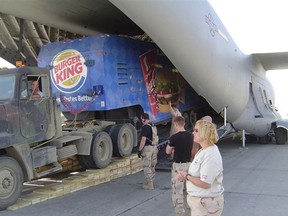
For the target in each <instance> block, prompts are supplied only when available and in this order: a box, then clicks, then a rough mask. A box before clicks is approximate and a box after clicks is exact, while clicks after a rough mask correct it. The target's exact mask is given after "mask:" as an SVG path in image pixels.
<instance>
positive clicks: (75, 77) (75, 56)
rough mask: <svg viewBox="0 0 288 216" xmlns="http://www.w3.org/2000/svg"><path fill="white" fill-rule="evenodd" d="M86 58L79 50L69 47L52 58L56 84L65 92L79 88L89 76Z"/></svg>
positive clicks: (52, 74)
mask: <svg viewBox="0 0 288 216" xmlns="http://www.w3.org/2000/svg"><path fill="white" fill-rule="evenodd" d="M84 63H85V59H84V57H83V56H82V55H81V53H79V52H78V51H77V50H73V49H69V50H64V51H62V52H60V53H58V54H57V55H56V56H55V57H54V58H53V60H52V62H51V65H52V67H53V68H52V69H51V71H50V74H51V79H52V82H53V84H54V86H55V87H56V88H57V89H58V90H59V91H61V92H63V93H73V92H76V91H77V90H79V89H80V88H81V87H82V86H83V85H84V83H85V80H86V78H87V67H86V65H85V64H84Z"/></svg>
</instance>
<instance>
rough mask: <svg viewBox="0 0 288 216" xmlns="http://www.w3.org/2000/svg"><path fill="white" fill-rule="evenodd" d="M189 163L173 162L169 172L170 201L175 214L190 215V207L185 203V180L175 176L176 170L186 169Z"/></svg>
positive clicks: (180, 215) (179, 215)
mask: <svg viewBox="0 0 288 216" xmlns="http://www.w3.org/2000/svg"><path fill="white" fill-rule="evenodd" d="M190 164H191V163H173V164H172V173H171V184H172V185H171V191H172V202H173V205H174V210H175V214H176V215H177V216H188V215H189V216H190V208H189V206H188V204H187V190H186V183H185V181H183V182H181V181H179V180H178V178H177V172H178V171H188V168H189V166H190Z"/></svg>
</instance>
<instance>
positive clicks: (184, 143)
mask: <svg viewBox="0 0 288 216" xmlns="http://www.w3.org/2000/svg"><path fill="white" fill-rule="evenodd" d="M168 145H169V146H171V147H174V157H173V161H174V162H176V163H187V162H190V161H191V151H192V147H193V135H192V134H191V133H190V132H187V131H179V132H178V133H176V134H174V135H172V136H171V137H170V139H169V144H168Z"/></svg>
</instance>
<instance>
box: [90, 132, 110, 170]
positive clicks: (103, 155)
mask: <svg viewBox="0 0 288 216" xmlns="http://www.w3.org/2000/svg"><path fill="white" fill-rule="evenodd" d="M112 152H113V146H112V141H111V138H110V136H109V134H108V133H106V132H105V131H100V132H96V133H95V134H94V135H93V140H92V146H91V153H90V157H91V159H92V160H93V166H94V168H99V169H101V168H105V167H107V166H108V165H109V164H110V162H111V159H112ZM88 162H89V161H88Z"/></svg>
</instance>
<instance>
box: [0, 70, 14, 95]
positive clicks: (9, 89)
mask: <svg viewBox="0 0 288 216" xmlns="http://www.w3.org/2000/svg"><path fill="white" fill-rule="evenodd" d="M0 86H1V91H0V100H7V99H12V98H13V97H14V89H15V76H12V75H7V76H1V79H0Z"/></svg>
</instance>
